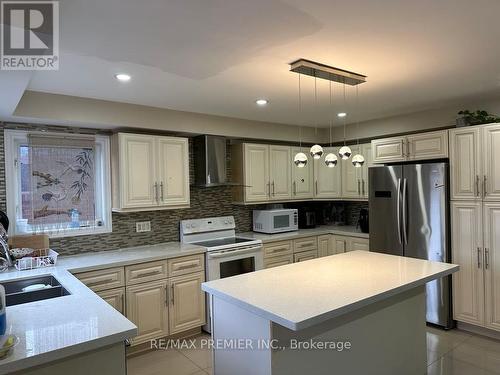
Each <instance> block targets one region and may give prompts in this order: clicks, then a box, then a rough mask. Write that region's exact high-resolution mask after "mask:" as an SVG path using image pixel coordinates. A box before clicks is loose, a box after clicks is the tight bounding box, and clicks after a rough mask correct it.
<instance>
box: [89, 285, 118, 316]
mask: <svg viewBox="0 0 500 375" xmlns="http://www.w3.org/2000/svg"><path fill="white" fill-rule="evenodd" d="M96 294H97V295H98V296H99V297H101V298H102V299H103V300H104V301H106V302H107V303H109V304H110V305H111V306H113V307H114V308H115V310H117V311H118V312H119V313H120V314H125V288H116V289H110V290H103V291H102V292H97V293H96Z"/></svg>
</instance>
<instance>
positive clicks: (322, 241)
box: [318, 234, 335, 257]
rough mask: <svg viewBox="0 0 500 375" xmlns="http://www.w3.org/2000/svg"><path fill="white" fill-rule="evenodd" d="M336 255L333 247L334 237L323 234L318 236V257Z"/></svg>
mask: <svg viewBox="0 0 500 375" xmlns="http://www.w3.org/2000/svg"><path fill="white" fill-rule="evenodd" d="M333 254H335V253H334V252H333V246H332V235H331V234H323V235H321V236H318V257H326V256H328V255H333Z"/></svg>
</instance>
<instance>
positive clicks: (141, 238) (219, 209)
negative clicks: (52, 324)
mask: <svg viewBox="0 0 500 375" xmlns="http://www.w3.org/2000/svg"><path fill="white" fill-rule="evenodd" d="M9 127H10V128H16V129H30V130H35V129H38V128H39V129H50V130H54V131H67V132H69V131H74V130H75V129H74V128H73V129H71V128H65V127H56V126H50V127H46V126H36V127H35V126H30V125H15V126H14V125H9ZM3 129H4V127H2V128H1V129H0V209H1V210H3V211H5V210H6V192H5V162H4V160H5V154H4V142H3V139H4V138H3ZM228 150H229V151H230V149H229V147H228ZM191 151H192V147H191V144H190V152H191ZM192 160H193V158H192V157H190V175H191V180H193V173H194V166H193V163H192ZM229 160H230V153H229V154H228V164H229ZM230 173H231V171H230V168H229V169H228V174H229V175H230ZM256 207H257V206H239V205H233V204H231V187H229V186H223V187H214V188H200V187H194V186H191V207H190V208H188V209H179V210H164V211H148V212H136V213H126V214H123V213H113V232H112V233H107V234H100V235H89V236H77V237H65V238H60V239H52V240H51V241H50V243H51V247H53V248H54V249H55V250H56V251H58V252H59V253H60V254H65V255H68V254H77V253H81V252H89V251H103V250H113V249H119V248H124V247H131V246H139V245H151V244H155V243H160V242H166V241H178V239H179V221H180V220H183V219H194V218H202V217H210V216H225V215H234V217H235V221H236V227H237V230H238V231H240V232H244V231H249V230H251V228H252V217H251V213H252V209H254V208H256ZM147 220H150V221H151V232H147V233H136V232H135V223H136V222H137V221H147Z"/></svg>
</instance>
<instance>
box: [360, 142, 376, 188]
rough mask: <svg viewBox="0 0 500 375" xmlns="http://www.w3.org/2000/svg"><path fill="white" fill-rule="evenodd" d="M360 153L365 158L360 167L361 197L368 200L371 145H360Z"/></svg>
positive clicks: (371, 164) (371, 159) (371, 160)
mask: <svg viewBox="0 0 500 375" xmlns="http://www.w3.org/2000/svg"><path fill="white" fill-rule="evenodd" d="M361 151H362V154H363V156H364V157H365V164H363V166H362V167H361V197H363V198H368V193H369V190H368V168H370V167H371V166H373V155H372V144H371V143H366V144H363V145H361Z"/></svg>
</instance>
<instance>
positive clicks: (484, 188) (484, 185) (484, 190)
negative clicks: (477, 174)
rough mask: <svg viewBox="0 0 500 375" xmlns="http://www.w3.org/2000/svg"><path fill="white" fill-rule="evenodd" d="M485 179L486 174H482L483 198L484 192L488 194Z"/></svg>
mask: <svg viewBox="0 0 500 375" xmlns="http://www.w3.org/2000/svg"><path fill="white" fill-rule="evenodd" d="M486 180H487V177H486V175H484V177H483V197H484V198H486V194H488V189H487V186H488V184H487V182H486Z"/></svg>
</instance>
